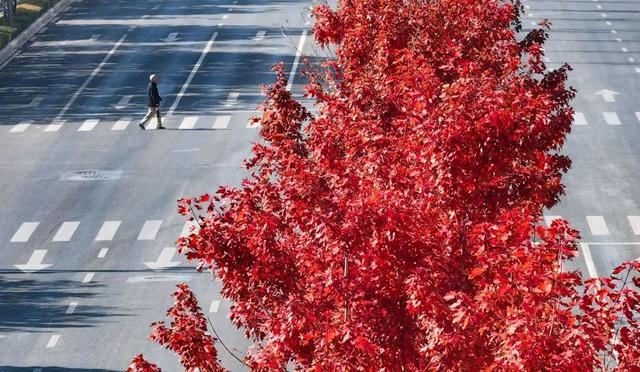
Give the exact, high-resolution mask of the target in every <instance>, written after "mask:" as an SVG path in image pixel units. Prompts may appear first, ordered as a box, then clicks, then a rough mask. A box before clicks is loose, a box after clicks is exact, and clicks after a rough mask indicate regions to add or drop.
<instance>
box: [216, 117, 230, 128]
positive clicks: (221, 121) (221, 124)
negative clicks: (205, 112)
mask: <svg viewBox="0 0 640 372" xmlns="http://www.w3.org/2000/svg"><path fill="white" fill-rule="evenodd" d="M230 121H231V116H229V115H223V116H217V117H216V121H215V122H214V123H213V129H226V128H227V127H228V126H229V122H230Z"/></svg>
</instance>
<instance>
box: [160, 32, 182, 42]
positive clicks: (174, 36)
mask: <svg viewBox="0 0 640 372" xmlns="http://www.w3.org/2000/svg"><path fill="white" fill-rule="evenodd" d="M160 40H162V41H164V42H165V43H173V42H175V41H178V40H180V38H179V37H178V33H177V32H171V33H169V35H167V37H165V38H162V39H160Z"/></svg>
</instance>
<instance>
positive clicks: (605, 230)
mask: <svg viewBox="0 0 640 372" xmlns="http://www.w3.org/2000/svg"><path fill="white" fill-rule="evenodd" d="M587 224H588V225H589V230H591V234H592V235H610V233H609V227H608V226H607V223H606V222H605V220H604V217H602V216H587Z"/></svg>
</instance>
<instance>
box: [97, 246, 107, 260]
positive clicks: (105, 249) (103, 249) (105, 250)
mask: <svg viewBox="0 0 640 372" xmlns="http://www.w3.org/2000/svg"><path fill="white" fill-rule="evenodd" d="M107 252H109V248H102V249H100V252H98V258H105V256H106V255H107Z"/></svg>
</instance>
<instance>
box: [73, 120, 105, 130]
mask: <svg viewBox="0 0 640 372" xmlns="http://www.w3.org/2000/svg"><path fill="white" fill-rule="evenodd" d="M99 121H100V120H98V119H88V120H85V121H84V123H82V125H81V126H80V128H78V132H89V131H92V130H93V128H95V127H96V125H98V122H99Z"/></svg>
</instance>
